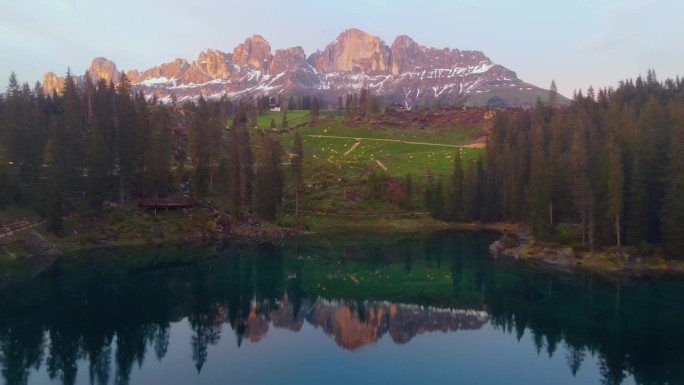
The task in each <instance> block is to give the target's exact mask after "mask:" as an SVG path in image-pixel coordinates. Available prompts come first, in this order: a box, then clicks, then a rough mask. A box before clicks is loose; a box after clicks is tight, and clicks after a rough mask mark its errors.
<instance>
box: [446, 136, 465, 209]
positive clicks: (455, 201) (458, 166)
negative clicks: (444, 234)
mask: <svg viewBox="0 0 684 385" xmlns="http://www.w3.org/2000/svg"><path fill="white" fill-rule="evenodd" d="M461 151H462V149H460V148H459V149H457V150H456V153H455V154H454V170H453V172H452V174H451V186H450V190H451V194H450V199H449V207H450V210H449V211H450V212H449V215H450V217H451V219H452V220H462V219H463V160H462V157H461Z"/></svg>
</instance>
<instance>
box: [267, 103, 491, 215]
mask: <svg viewBox="0 0 684 385" xmlns="http://www.w3.org/2000/svg"><path fill="white" fill-rule="evenodd" d="M413 113H414V112H406V113H405V114H413ZM271 119H273V120H275V122H276V125H277V126H278V128H277V129H276V130H275V131H276V132H278V133H279V134H280V135H281V141H282V146H283V150H284V152H285V153H286V154H288V153H289V152H290V151H291V149H292V142H293V137H294V132H295V131H296V132H298V133H299V135H300V137H301V139H302V143H303V145H304V173H305V175H304V178H305V197H304V198H303V199H302V202H301V204H302V209H303V210H304V211H308V212H309V213H316V214H318V215H321V214H328V215H335V214H337V215H352V214H361V213H371V212H372V213H376V214H377V213H388V214H389V213H399V212H402V211H403V210H400V209H398V208H397V207H396V205H392V204H386V203H383V202H368V201H367V200H365V199H364V196H365V190H366V184H367V180H368V175H369V174H370V173H371V172H372V171H374V172H376V173H378V174H382V175H385V176H387V177H389V178H390V180H393V181H396V183H401V184H403V183H404V180H405V178H406V175H407V174H411V176H412V180H413V197H414V198H413V201H414V205H413V206H414V208H415V209H416V210H417V211H420V210H422V209H421V207H422V200H423V199H422V194H423V192H424V189H425V186H426V185H427V184H428V183H435V182H436V180H437V179H438V178H446V177H448V175H449V174H450V173H451V171H452V170H453V162H454V155H455V153H456V151H460V152H461V154H462V157H463V159H464V164H466V165H467V164H469V163H470V164H472V162H473V161H474V160H475V159H476V158H477V157H478V156H480V154H482V151H483V150H482V149H478V148H464V147H462V146H464V145H466V144H467V143H468V142H470V141H472V139H473V137H474V136H475V134H476V133H477V132H478V129H479V127H457V126H435V127H431V126H427V127H419V128H416V127H414V126H410V127H405V126H402V122H401V121H396V122H392V124H391V125H383V124H382V123H377V121H376V120H375V119H373V117H372V116H371V117H367V118H366V119H363V120H361V121H359V120H358V119H357V120H355V121H353V122H351V123H350V122H349V121H348V120H346V118H345V117H344V116H341V115H337V114H335V112H334V111H324V112H322V113H321V116H320V117H319V119H318V122H317V123H316V124H314V125H311V124H309V122H310V116H309V111H288V113H287V119H288V129H287V130H282V129H281V128H280V123H281V121H282V112H268V113H266V114H264V115H261V116H259V118H258V121H257V123H258V125H259V127H258V128H259V129H266V130H271V128H270V127H271ZM385 123H386V122H385ZM407 126H408V125H407ZM286 163H287V160H286ZM286 172H287V170H286ZM287 189H290V190H291V188H289V187H287V186H286V190H287ZM286 195H287V197H286V202H285V204H284V207H283V212H285V213H287V212H293V211H294V201H293V198H292V196H291V195H292V194H291V193H290V194H287V193H286ZM403 212H405V211H403Z"/></svg>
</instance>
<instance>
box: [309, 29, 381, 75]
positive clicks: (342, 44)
mask: <svg viewBox="0 0 684 385" xmlns="http://www.w3.org/2000/svg"><path fill="white" fill-rule="evenodd" d="M389 57H390V49H389V47H387V46H386V45H385V43H384V42H383V41H382V40H380V38H378V37H376V36H372V35H370V34H368V33H366V32H363V31H359V30H358V29H348V30H346V31H344V32H342V34H340V36H339V37H338V38H337V40H335V41H334V42H332V43H330V44H328V46H327V47H325V49H324V50H323V51H322V52H316V53H315V54H313V55H312V56H311V57H310V58H309V63H311V65H312V66H314V67H315V68H316V71H318V72H320V73H329V72H363V73H365V74H369V75H377V74H385V73H387V70H388V68H389Z"/></svg>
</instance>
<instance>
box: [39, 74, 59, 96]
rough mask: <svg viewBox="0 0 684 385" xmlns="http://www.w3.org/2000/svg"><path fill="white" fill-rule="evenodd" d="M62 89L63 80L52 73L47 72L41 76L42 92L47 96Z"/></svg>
mask: <svg viewBox="0 0 684 385" xmlns="http://www.w3.org/2000/svg"><path fill="white" fill-rule="evenodd" d="M63 88H64V78H63V77H59V76H57V74H55V73H54V72H48V73H46V74H45V76H43V91H45V93H47V94H53V93H60V92H62V89H63Z"/></svg>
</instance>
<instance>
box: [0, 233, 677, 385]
mask: <svg viewBox="0 0 684 385" xmlns="http://www.w3.org/2000/svg"><path fill="white" fill-rule="evenodd" d="M490 240H491V237H490V236H486V235H471V234H466V235H464V234H454V233H442V234H436V235H432V236H430V237H414V238H410V237H408V238H402V239H384V240H383V241H382V242H379V241H377V240H372V241H371V240H357V239H353V240H344V239H342V240H337V241H336V242H337V243H336V244H337V245H341V246H331V245H328V244H326V243H325V242H317V241H307V242H305V243H298V244H292V245H286V246H284V247H275V246H273V245H261V246H259V247H256V248H253V249H247V250H240V251H235V250H230V251H218V252H219V253H223V254H225V256H223V257H221V258H219V259H217V260H215V261H213V262H211V263H208V264H202V265H199V266H193V267H185V268H175V269H169V270H157V271H151V272H137V273H131V272H121V271H117V270H111V269H93V268H88V269H77V270H76V271H74V270H73V269H72V267H71V266H60V267H59V268H58V269H57V270H56V271H54V272H52V273H51V274H50V275H48V276H45V277H42V278H40V279H38V280H36V281H32V282H30V283H26V284H22V285H15V286H13V287H8V288H5V289H3V290H2V291H0V363H1V365H2V377H3V379H4V381H5V383H7V384H27V383H29V378H30V377H31V376H32V373H37V372H41V373H43V372H44V373H46V374H47V376H48V377H49V379H51V380H53V381H54V382H59V383H63V384H75V383H77V382H78V381H77V378H78V377H79V376H78V371H79V362H82V361H85V362H86V363H87V371H88V373H87V377H88V379H89V381H90V383H93V384H109V383H115V384H128V383H130V382H131V376H132V373H133V371H134V370H135V368H136V367H143V366H144V365H145V364H146V362H147V361H150V360H157V361H163V360H164V359H165V357H166V355H167V353H168V352H169V349H171V348H174V347H172V346H170V333H171V329H172V327H173V325H175V324H177V323H178V322H179V321H181V320H187V324H188V325H189V330H190V332H191V336H190V338H189V347H190V349H191V350H190V351H191V357H192V361H193V363H194V367H195V369H196V371H197V372H198V373H201V371H202V369H203V368H204V366H205V364H206V362H207V360H208V358H209V352H210V350H211V349H210V347H212V346H214V345H217V344H219V342H220V341H221V340H222V338H223V339H226V336H225V335H224V336H222V333H224V334H225V333H227V332H228V333H229V332H232V333H233V334H234V338H235V341H237V345H238V346H241V345H243V344H244V343H247V341H249V342H248V343H256V344H259V342H260V341H262V340H264V338H266V337H267V336H268V333H269V330H271V329H272V328H275V329H285V330H290V331H293V332H300V331H301V330H302V329H303V328H304V326H305V325H309V326H311V327H313V328H315V329H317V330H319V331H320V332H322V333H325V334H326V335H328V336H330V339H331V340H332V341H334V344H336V345H337V346H339V347H340V348H342V349H345V350H349V351H356V350H357V349H359V348H362V347H367V346H371V345H373V344H376V343H378V341H381V340H387V341H392V342H393V343H395V344H407V343H410V342H411V341H412V339H414V338H415V337H416V336H418V335H421V334H427V333H432V332H443V333H453V332H458V331H464V330H479V329H481V328H482V327H483V326H485V325H488V324H489V325H493V326H494V327H496V328H498V329H499V330H501V331H502V333H506V334H508V335H510V336H511V337H513V336H515V337H516V338H518V340H520V339H521V338H523V336H525V335H530V336H531V337H532V339H533V341H534V344H535V346H536V349H537V352H538V354H539V355H540V356H542V355H545V356H549V357H552V356H554V355H555V354H556V351H557V350H559V347H562V349H561V350H562V351H563V354H565V355H566V357H565V359H566V362H567V368H568V371H567V373H569V374H570V375H573V376H574V375H576V374H577V373H578V371H579V370H580V368H581V367H582V365H583V361H584V360H585V359H586V358H587V357H588V356H594V355H596V356H597V357H598V360H599V363H600V371H601V376H602V381H603V382H604V383H607V384H620V383H622V382H623V381H624V380H625V379H626V378H627V377H628V376H630V375H631V376H633V377H634V380H635V381H636V382H637V383H643V384H672V383H682V382H683V381H684V368H683V367H682V365H681V363H682V362H684V333H683V332H682V331H681V328H680V323H681V320H682V319H684V318H683V317H684V306H683V305H682V304H681V300H680V299H681V298H682V295H683V294H684V286H683V285H682V284H680V283H678V282H669V281H664V282H639V283H629V284H626V283H622V284H616V283H611V282H608V281H605V280H602V279H597V278H595V277H592V276H583V275H578V274H576V275H565V274H555V273H551V272H545V271H540V270H537V269H532V268H530V267H527V266H524V265H520V264H510V265H507V266H499V265H498V264H499V263H502V262H500V261H499V262H493V261H491V260H490V259H489V258H488V257H487V256H486V254H485V253H486V245H487V244H488V242H489V241H490ZM369 256H370V257H369ZM503 263H507V262H503ZM226 326H228V327H226ZM223 343H226V341H224V342H223ZM80 370H83V369H80ZM426 370H427V369H426Z"/></svg>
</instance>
